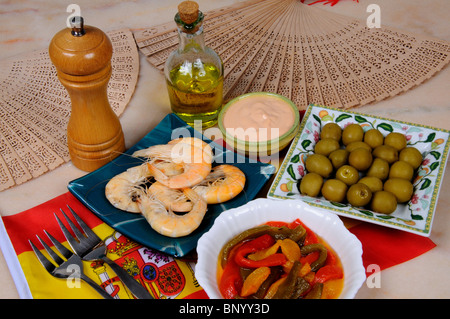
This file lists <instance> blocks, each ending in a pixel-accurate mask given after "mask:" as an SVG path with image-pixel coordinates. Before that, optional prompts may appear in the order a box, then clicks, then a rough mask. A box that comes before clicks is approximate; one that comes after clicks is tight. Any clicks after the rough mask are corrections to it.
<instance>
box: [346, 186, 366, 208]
mask: <svg viewBox="0 0 450 319" xmlns="http://www.w3.org/2000/svg"><path fill="white" fill-rule="evenodd" d="M371 199H372V191H371V190H370V188H369V186H367V185H366V184H363V183H357V184H354V185H352V186H350V188H349V189H348V191H347V201H348V202H349V203H350V205H352V206H355V207H362V206H366V205H367V204H369V203H370V200H371Z"/></svg>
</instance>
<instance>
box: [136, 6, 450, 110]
mask: <svg viewBox="0 0 450 319" xmlns="http://www.w3.org/2000/svg"><path fill="white" fill-rule="evenodd" d="M331 2H333V3H334V2H337V1H331ZM331 2H330V3H331ZM204 32H205V39H206V44H207V45H208V46H209V47H211V48H213V49H214V50H215V51H216V52H217V53H218V54H219V55H220V56H221V57H222V59H223V61H224V65H225V81H224V99H225V101H228V100H230V99H231V98H234V97H236V96H238V95H241V94H244V93H247V92H255V91H268V92H274V93H279V94H282V95H284V96H286V97H288V98H290V99H291V100H292V101H294V103H296V105H297V106H298V108H299V109H300V110H304V109H306V107H307V105H309V104H310V103H316V104H322V105H327V106H330V107H337V108H351V107H359V106H362V105H366V104H368V103H371V102H374V101H380V100H382V99H385V98H387V97H392V96H395V95H397V94H399V93H401V92H404V91H406V90H409V89H411V88H412V87H414V86H416V85H418V84H420V83H421V82H423V81H425V80H426V79H428V78H430V77H431V76H432V75H434V74H435V73H436V72H438V71H439V70H441V69H442V68H443V67H444V66H445V65H446V64H447V63H448V62H449V59H450V55H449V53H450V43H449V42H445V41H441V40H438V39H434V38H429V37H426V36H419V35H416V34H411V33H408V32H405V31H401V30H397V29H394V28H390V27H383V28H378V29H377V28H374V29H370V28H368V27H367V26H366V21H360V20H357V19H354V18H350V17H346V16H343V15H339V14H335V13H332V12H329V11H324V10H321V9H319V8H316V7H313V6H309V5H306V4H303V3H302V2H301V1H299V0H265V1H255V0H253V1H248V2H244V3H238V4H235V5H231V6H228V7H224V8H221V9H218V10H213V11H209V12H206V13H205V23H204ZM134 35H135V39H136V42H137V44H138V47H139V49H140V51H141V52H142V53H143V54H145V55H146V57H147V60H148V62H150V63H151V64H152V65H154V66H155V67H157V68H158V69H160V70H161V71H162V70H163V69H164V63H165V61H166V59H167V57H168V54H169V53H170V52H172V51H173V50H175V49H176V48H177V45H178V37H177V31H176V28H175V23H174V22H173V21H172V22H168V23H166V24H162V25H158V26H155V27H151V28H148V29H145V30H141V31H136V32H135V33H134Z"/></svg>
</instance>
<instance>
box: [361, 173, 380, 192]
mask: <svg viewBox="0 0 450 319" xmlns="http://www.w3.org/2000/svg"><path fill="white" fill-rule="evenodd" d="M358 183H363V184H366V185H367V186H368V187H369V188H370V190H371V191H372V193H375V192H378V191H381V190H383V182H382V180H381V179H379V178H378V177H372V176H364V177H363V178H361V179H360V180H359V181H358Z"/></svg>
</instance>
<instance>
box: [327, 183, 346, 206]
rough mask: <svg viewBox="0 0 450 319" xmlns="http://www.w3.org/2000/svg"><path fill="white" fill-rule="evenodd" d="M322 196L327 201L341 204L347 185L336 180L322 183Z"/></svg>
mask: <svg viewBox="0 0 450 319" xmlns="http://www.w3.org/2000/svg"><path fill="white" fill-rule="evenodd" d="M322 195H323V197H325V199H327V200H329V201H332V202H338V203H343V202H344V200H345V197H346V195H347V185H346V184H345V183H344V182H343V181H340V180H338V179H328V180H326V181H325V183H323V186H322Z"/></svg>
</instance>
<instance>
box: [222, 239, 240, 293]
mask: <svg viewBox="0 0 450 319" xmlns="http://www.w3.org/2000/svg"><path fill="white" fill-rule="evenodd" d="M235 251H236V248H233V249H232V250H231V252H230V256H232V255H233V254H234V253H235ZM241 289H242V277H241V273H240V268H239V266H238V265H237V264H236V262H235V261H234V258H230V259H229V260H228V262H227V264H226V265H225V268H224V269H223V273H222V277H221V278H220V282H219V290H220V292H221V294H222V296H223V297H224V298H225V299H234V298H235V297H236V296H237V295H238V293H239V291H241Z"/></svg>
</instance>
